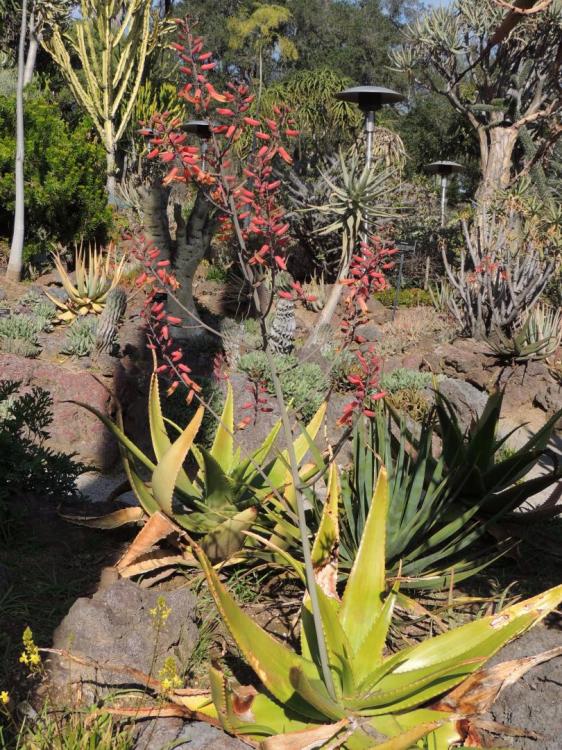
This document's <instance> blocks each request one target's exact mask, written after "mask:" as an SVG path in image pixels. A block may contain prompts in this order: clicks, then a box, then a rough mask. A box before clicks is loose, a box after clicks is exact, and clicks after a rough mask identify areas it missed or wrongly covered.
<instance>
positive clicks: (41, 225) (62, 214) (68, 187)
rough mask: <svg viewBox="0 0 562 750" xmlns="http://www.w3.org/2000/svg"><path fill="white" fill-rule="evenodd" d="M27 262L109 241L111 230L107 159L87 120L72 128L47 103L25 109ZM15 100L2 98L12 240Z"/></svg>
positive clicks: (1, 189)
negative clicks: (57, 247) (56, 248)
mask: <svg viewBox="0 0 562 750" xmlns="http://www.w3.org/2000/svg"><path fill="white" fill-rule="evenodd" d="M25 116H26V122H25V134H26V142H25V150H26V158H25V182H26V191H25V195H26V206H25V209H26V236H25V258H26V260H27V262H30V263H33V265H37V264H40V263H42V262H45V261H46V259H47V257H48V251H49V250H50V249H51V247H50V246H51V243H57V242H61V243H62V244H69V243H70V242H72V241H74V240H75V239H77V238H80V237H83V238H84V239H86V240H90V239H95V238H98V239H104V237H105V235H106V234H107V231H108V228H109V226H110V224H111V212H110V210H109V208H108V206H107V195H106V193H105V189H104V174H105V154H104V151H103V148H102V147H101V146H100V145H99V144H98V143H97V142H96V139H95V138H94V137H93V135H92V127H91V124H90V123H89V122H88V120H87V119H86V118H83V119H81V120H79V121H78V123H77V124H76V125H75V126H70V125H68V124H67V123H66V122H65V120H64V119H63V117H62V114H61V111H60V109H59V107H58V106H57V105H56V104H54V103H52V102H50V101H49V100H48V99H47V98H46V97H44V96H39V97H34V98H30V99H28V101H27V102H26V107H25ZM14 134H15V100H14V99H13V98H6V97H0V226H1V227H2V234H3V235H4V236H6V237H8V236H9V235H10V233H11V230H12V222H13V212H14V200H15V198H14V176H13V164H14V157H15V136H14Z"/></svg>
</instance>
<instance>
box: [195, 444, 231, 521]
mask: <svg viewBox="0 0 562 750" xmlns="http://www.w3.org/2000/svg"><path fill="white" fill-rule="evenodd" d="M197 450H198V451H199V453H200V455H201V457H202V460H203V467H204V472H203V474H204V488H203V499H204V502H205V505H206V506H207V507H208V508H210V509H212V510H220V509H221V508H224V507H226V506H229V505H230V506H232V505H234V503H235V497H234V489H235V488H234V483H233V481H232V480H231V479H230V477H228V476H227V474H226V473H225V471H224V469H223V467H222V466H221V465H220V464H219V462H218V461H217V460H216V459H215V458H214V457H213V456H212V455H211V454H210V453H209V451H207V450H205V448H201V447H199V448H198V449H197Z"/></svg>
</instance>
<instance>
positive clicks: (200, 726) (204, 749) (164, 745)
mask: <svg viewBox="0 0 562 750" xmlns="http://www.w3.org/2000/svg"><path fill="white" fill-rule="evenodd" d="M169 747H173V748H174V750H247V748H248V745H247V744H246V743H245V742H242V740H239V739H237V738H236V737H231V736H230V735H228V734H225V732H222V731H221V730H220V729H217V728H216V727H213V726H210V725H209V724H205V723H204V722H201V721H194V722H188V723H184V722H182V721H181V719H156V720H155V721H149V722H146V723H145V724H143V725H142V728H141V730H140V731H139V733H138V734H137V737H136V742H135V748H134V750H168V748H169Z"/></svg>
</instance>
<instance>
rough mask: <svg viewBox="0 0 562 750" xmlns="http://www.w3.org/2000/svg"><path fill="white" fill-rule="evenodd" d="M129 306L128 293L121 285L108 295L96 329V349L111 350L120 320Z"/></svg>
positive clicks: (99, 350) (100, 350)
mask: <svg viewBox="0 0 562 750" xmlns="http://www.w3.org/2000/svg"><path fill="white" fill-rule="evenodd" d="M126 308H127V295H126V293H125V291H124V290H123V289H122V288H121V287H119V286H118V287H115V289H112V290H111V292H110V293H109V294H108V295H107V300H106V302H105V307H104V308H103V312H102V314H101V315H100V318H99V322H98V327H97V331H96V351H97V352H111V349H112V348H113V344H114V343H115V339H116V337H117V329H118V327H119V322H120V320H121V318H122V317H123V315H124V314H125V310H126Z"/></svg>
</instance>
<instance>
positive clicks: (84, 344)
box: [61, 317, 98, 357]
mask: <svg viewBox="0 0 562 750" xmlns="http://www.w3.org/2000/svg"><path fill="white" fill-rule="evenodd" d="M97 327H98V321H97V320H96V319H95V318H91V317H84V318H76V320H75V321H74V322H73V323H71V325H70V326H69V327H68V330H67V332H66V338H65V342H64V346H63V348H62V349H61V354H70V355H72V356H74V357H87V356H88V355H89V354H90V353H91V351H92V349H93V348H94V345H95V343H96V331H97Z"/></svg>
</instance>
